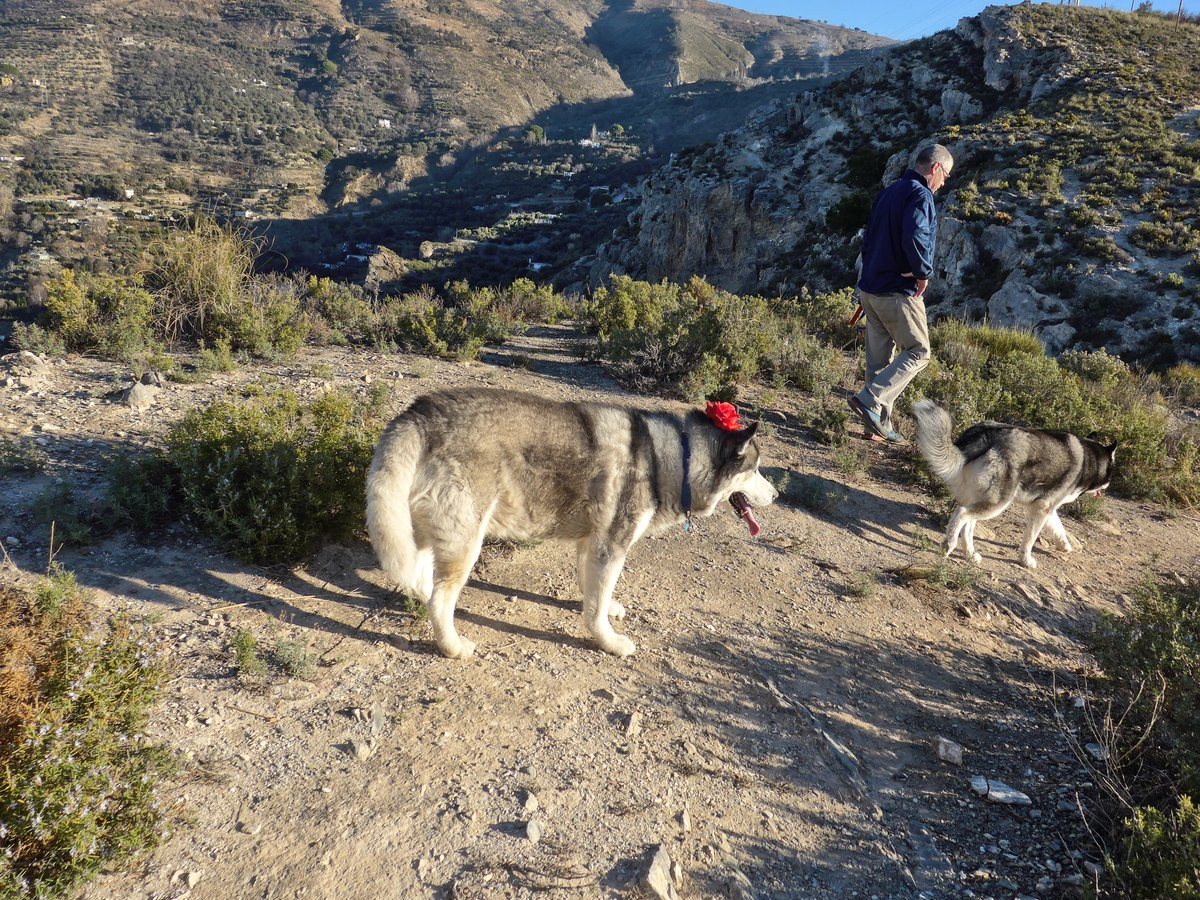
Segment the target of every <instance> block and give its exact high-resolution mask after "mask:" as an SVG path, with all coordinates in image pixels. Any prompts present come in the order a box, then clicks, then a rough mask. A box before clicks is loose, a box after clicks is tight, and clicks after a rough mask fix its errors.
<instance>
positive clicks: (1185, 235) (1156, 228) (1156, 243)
mask: <svg viewBox="0 0 1200 900" xmlns="http://www.w3.org/2000/svg"><path fill="white" fill-rule="evenodd" d="M1129 243H1131V244H1134V245H1135V246H1138V247H1141V248H1142V249H1143V250H1145V251H1146V252H1148V253H1150V254H1152V255H1154V256H1183V255H1185V254H1187V253H1191V252H1192V251H1194V250H1197V249H1200V231H1197V230H1194V229H1192V228H1190V227H1188V225H1186V224H1185V223H1183V222H1140V223H1138V225H1136V226H1135V227H1134V229H1133V230H1132V231H1131V232H1130V233H1129Z"/></svg>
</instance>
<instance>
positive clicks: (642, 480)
mask: <svg viewBox="0 0 1200 900" xmlns="http://www.w3.org/2000/svg"><path fill="white" fill-rule="evenodd" d="M722 406H724V407H725V408H726V409H727V410H728V411H730V412H732V407H729V406H728V405H727V404H722ZM718 421H720V422H721V426H720V427H719V426H718V424H717V422H718ZM737 424H738V423H736V421H735V422H734V424H733V425H731V424H730V421H729V420H728V419H725V418H722V417H719V416H718V417H712V418H710V416H709V415H706V414H705V413H701V412H699V411H693V412H688V413H684V414H671V413H664V412H647V411H639V410H629V409H622V408H620V407H615V406H603V405H600V404H594V403H560V402H555V401H551V400H545V399H542V398H540V397H535V396H532V395H529V394H519V393H514V392H510V391H502V390H477V389H460V390H450V391H443V392H441V393H436V394H429V395H427V396H424V397H420V398H418V399H417V400H415V401H414V402H413V403H412V405H411V406H409V407H408V409H406V410H405V411H404V412H403V413H401V414H400V415H399V416H398V417H397V418H396V419H395V420H394V421H393V422H392V423H391V425H389V426H388V428H387V431H385V432H384V435H383V437H382V438H381V439H380V441H379V446H378V447H377V448H376V450H375V458H374V461H373V462H372V464H371V472H370V475H369V477H368V480H367V528H368V530H369V531H370V535H371V543H372V545H373V546H374V547H375V552H376V554H377V555H378V556H379V561H380V563H381V564H382V566H383V570H384V572H385V573H387V575H388V577H389V578H391V579H392V580H393V581H394V582H395V583H396V585H397V586H399V587H400V588H401V589H402V590H405V591H407V592H409V593H410V594H412V595H413V596H415V597H419V598H420V599H422V600H424V601H426V602H427V603H428V606H429V618H430V622H431V624H432V626H433V635H434V639H435V640H436V641H437V645H438V649H439V650H441V652H442V653H444V654H445V655H446V656H449V657H457V658H460V659H465V658H466V657H469V656H470V655H471V654H472V653H473V652H474V650H475V645H474V644H473V643H472V642H471V641H469V640H466V639H465V638H462V637H460V636H459V635H458V633H457V632H456V631H455V629H454V606H455V603H456V602H457V601H458V595H459V592H460V591H462V588H463V585H464V584H466V581H467V578H468V576H469V575H470V573H471V568H472V567H473V566H474V565H475V560H476V559H477V558H478V556H479V550H480V547H481V546H482V544H483V540H484V538H485V537H498V538H507V539H510V540H524V539H530V538H559V539H563V540H570V541H575V542H576V547H577V549H578V563H579V569H578V576H579V587H580V590H581V591H582V593H583V618H584V622H585V623H586V625H587V627H588V629H589V630H590V631H591V633H592V636H593V637H594V638H595V640H596V643H597V644H599V645H600V647H601V648H602V649H604V650H607V651H608V652H609V653H615V654H617V655H618V656H628V655H629V654H631V653H633V652H634V650H635V649H636V647H635V645H634V643H633V641H631V640H630V639H629V638H627V637H625V636H624V635H621V634H617V633H616V632H615V631H613V628H612V625H611V624H610V622H609V616H610V614H611V615H613V616H614V617H616V618H621V617H622V616H623V615H624V613H625V610H624V608H623V607H622V606H621V605H620V604H618V603H614V602H612V593H613V588H614V587H615V585H616V583H617V578H618V576H620V574H621V569H622V567H623V566H624V563H625V555H626V553H627V552H628V551H629V548H630V547H631V546H632V545H633V544H634V542H635V541H637V540H638V538H640V537H641V536H642V535H643V534H644V533H646V532H647V531H650V532H656V531H661V530H663V529H665V528H667V527H668V526H671V525H680V524H682V523H684V522H685V521H687V520H688V517H689V516H692V515H695V516H709V515H712V513H713V511H714V510H716V508H717V506H718V505H720V504H721V503H722V502H723V501H726V500H729V501H730V502H731V503H732V504H733V506H734V508H735V510H736V511H737V512H738V514H739V515H740V516H741V517H742V518H743V519H745V521H746V523H747V525H748V526H749V527H750V531H751V534H752V535H753V534H756V533H757V532H758V524H757V522H755V520H754V514H753V512H752V509H753V507H756V506H765V505H767V504H769V503H771V502H772V501H773V500H774V499H775V496H776V492H775V490H774V489H773V488H772V487H771V485H770V484H769V483H768V482H767V480H766V479H765V478H763V477H762V475H760V474H759V471H758V461H759V452H758V447H757V446H756V444H755V442H754V432H755V430H756V424H755V425H750V426H749V427H748V428H737V427H736V426H737ZM734 428H736V430H731V429H734Z"/></svg>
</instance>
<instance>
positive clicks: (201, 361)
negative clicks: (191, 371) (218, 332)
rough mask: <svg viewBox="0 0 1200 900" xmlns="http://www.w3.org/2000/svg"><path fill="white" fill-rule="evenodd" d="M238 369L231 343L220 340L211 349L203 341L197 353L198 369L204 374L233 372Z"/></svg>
mask: <svg viewBox="0 0 1200 900" xmlns="http://www.w3.org/2000/svg"><path fill="white" fill-rule="evenodd" d="M237 367H238V362H237V359H236V358H235V357H234V355H233V346H232V344H231V342H230V341H228V340H223V339H220V338H218V339H217V341H216V342H215V343H214V344H213V346H211V347H206V346H205V345H204V342H203V341H201V343H200V349H199V350H197V351H196V369H197V370H198V371H199V372H201V373H203V374H211V373H214V372H232V371H233V370H234V369H236V368H237Z"/></svg>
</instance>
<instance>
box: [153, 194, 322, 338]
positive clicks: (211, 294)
mask: <svg viewBox="0 0 1200 900" xmlns="http://www.w3.org/2000/svg"><path fill="white" fill-rule="evenodd" d="M261 246H262V244H261V241H260V240H259V239H257V238H254V237H252V236H251V235H250V234H249V233H248V232H246V231H243V230H240V229H238V228H235V227H233V226H222V225H220V224H218V223H216V222H214V221H213V220H211V219H207V218H205V217H203V216H201V217H198V218H197V219H196V220H195V221H194V222H193V223H192V224H191V226H190V227H187V228H178V229H175V230H173V231H170V232H168V233H166V234H165V235H163V237H162V238H161V239H159V240H158V241H156V242H154V243H153V244H152V245H151V246H150V248H149V249H148V251H147V268H148V271H147V275H146V279H147V284H148V285H149V287H150V288H151V289H152V290H153V291H155V295H156V298H157V307H158V308H157V313H156V317H157V320H158V326H159V328H160V330H161V333H162V336H163V337H164V338H165V339H167V340H169V341H175V340H179V339H188V340H203V341H207V342H209V343H216V342H217V341H222V340H224V341H228V342H229V344H230V346H231V348H232V349H234V350H247V351H249V352H251V353H255V354H258V355H273V354H278V353H283V354H288V353H292V352H294V351H295V350H296V348H297V347H299V346H300V344H301V343H302V342H303V341H304V338H305V336H306V335H307V334H308V329H309V327H310V326H309V322H308V317H307V315H306V314H305V312H304V310H303V309H302V301H301V296H300V289H299V288H298V287H297V286H296V285H295V283H294V282H291V281H288V280H285V279H279V278H272V277H255V275H254V262H255V260H256V259H257V257H258V254H259V251H260V249H261Z"/></svg>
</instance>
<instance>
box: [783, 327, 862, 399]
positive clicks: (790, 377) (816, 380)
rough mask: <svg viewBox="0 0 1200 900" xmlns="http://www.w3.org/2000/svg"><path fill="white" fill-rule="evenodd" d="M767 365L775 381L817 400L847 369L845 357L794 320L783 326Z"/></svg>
mask: <svg viewBox="0 0 1200 900" xmlns="http://www.w3.org/2000/svg"><path fill="white" fill-rule="evenodd" d="M770 362H771V370H772V372H773V373H774V374H775V376H776V377H777V378H779V379H781V380H782V381H783V382H784V383H785V384H788V385H791V386H793V387H797V388H800V389H801V390H803V391H808V392H809V393H811V394H813V395H814V396H815V397H817V398H823V397H827V396H828V395H829V394H830V392H831V391H832V390H833V389H834V388H835V387H837V386H838V385H839V384H841V382H842V379H843V378H845V376H846V374H847V371H848V369H849V366H848V364H847V362H846V356H845V354H843V353H842V352H841V351H840V350H838V349H836V348H835V347H832V346H830V345H829V344H825V343H822V342H821V341H819V340H818V339H817V338H815V337H813V336H812V335H811V334H810V333H809V332H808V331H807V330H804V328H803V326H802V325H801V324H800V323H798V322H794V321H789V322H787V323H786V324H785V325H784V326H783V328H782V331H781V333H780V335H779V339H778V341H777V342H776V345H775V351H774V355H773V358H772V359H771V361H770Z"/></svg>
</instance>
